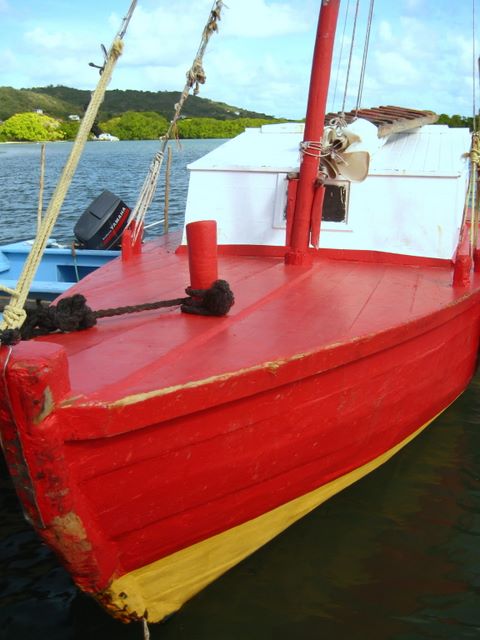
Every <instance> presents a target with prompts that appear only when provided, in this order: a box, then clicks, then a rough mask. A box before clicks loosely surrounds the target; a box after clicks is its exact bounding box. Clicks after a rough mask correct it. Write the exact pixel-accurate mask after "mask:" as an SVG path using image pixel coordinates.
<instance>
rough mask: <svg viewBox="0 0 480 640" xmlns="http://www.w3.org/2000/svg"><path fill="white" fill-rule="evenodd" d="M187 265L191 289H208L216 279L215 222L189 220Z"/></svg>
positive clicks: (187, 229)
mask: <svg viewBox="0 0 480 640" xmlns="http://www.w3.org/2000/svg"><path fill="white" fill-rule="evenodd" d="M186 232H187V244H188V266H189V269H190V286H191V287H192V289H208V288H209V287H211V285H212V283H213V282H215V280H217V279H218V254H217V223H216V221H215V220H201V221H199V222H190V223H189V224H187V226H186Z"/></svg>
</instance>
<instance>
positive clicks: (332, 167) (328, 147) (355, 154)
mask: <svg viewBox="0 0 480 640" xmlns="http://www.w3.org/2000/svg"><path fill="white" fill-rule="evenodd" d="M360 141H361V138H360V136H358V135H357V134H356V133H353V132H352V131H349V130H348V129H340V128H338V127H335V126H329V127H325V130H324V133H323V138H322V153H321V157H320V166H321V169H322V170H323V171H324V173H325V174H326V176H327V177H328V178H331V179H334V178H337V177H338V176H339V175H340V176H342V177H344V178H346V179H347V180H351V181H353V182H362V180H365V178H366V177H367V175H368V168H369V165H370V154H369V153H368V151H354V150H353V151H347V149H350V147H351V146H354V145H355V144H357V143H359V142H360Z"/></svg>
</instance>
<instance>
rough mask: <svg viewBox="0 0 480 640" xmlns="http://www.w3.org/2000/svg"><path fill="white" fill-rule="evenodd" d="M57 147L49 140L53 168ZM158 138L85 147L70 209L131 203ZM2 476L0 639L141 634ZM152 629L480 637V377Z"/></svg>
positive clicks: (281, 639) (217, 637) (20, 167)
mask: <svg viewBox="0 0 480 640" xmlns="http://www.w3.org/2000/svg"><path fill="white" fill-rule="evenodd" d="M212 144H214V143H212V142H208V141H193V142H188V143H185V145H184V147H183V150H182V151H180V152H179V153H177V157H176V160H175V162H176V163H177V164H178V165H180V166H181V167H182V166H183V165H185V163H186V162H188V161H190V160H191V159H193V158H194V157H196V156H197V155H201V154H203V153H204V152H205V151H206V150H207V149H208V148H209V145H210V148H211V145H212ZM4 148H5V147H0V185H1V192H2V195H3V196H4V197H3V198H2V200H3V206H2V212H1V215H2V218H1V219H2V229H1V231H2V232H3V234H4V235H3V236H2V238H3V239H4V240H5V239H16V238H17V237H19V236H20V235H22V234H24V235H25V236H30V235H31V230H32V229H33V228H34V226H33V227H32V226H28V225H31V223H30V222H27V220H26V218H23V213H25V215H26V214H27V213H28V214H29V215H30V216H31V219H32V220H34V219H35V211H36V203H35V202H34V197H33V194H34V193H35V191H36V181H37V177H38V173H35V172H36V171H37V169H36V168H35V165H36V163H37V160H38V156H39V147H37V146H34V145H32V146H31V145H25V146H23V145H22V146H19V145H16V146H15V148H13V147H12V146H11V147H9V148H8V149H7V151H6V152H5V151H4ZM66 149H67V145H50V146H49V148H48V150H47V157H48V158H49V163H50V164H49V166H50V168H51V170H52V172H53V169H54V166H56V165H55V163H58V162H59V157H60V156H61V155H63V154H65V151H66ZM155 149H156V145H155V144H154V143H153V144H150V143H116V144H114V145H109V144H107V143H105V144H98V143H97V144H95V143H93V144H91V145H90V146H89V148H88V149H87V158H86V161H85V162H84V163H83V164H82V173H81V176H80V177H79V178H78V181H77V183H76V184H77V186H78V187H79V188H80V190H82V189H83V193H82V194H81V196H80V195H77V198H78V200H75V198H74V197H73V196H72V199H71V201H70V202H71V203H70V204H69V205H68V206H69V210H68V213H69V215H70V216H71V219H72V220H75V219H76V217H77V214H78V210H79V209H80V210H81V211H83V209H84V208H85V206H86V205H87V204H88V202H89V201H90V200H91V199H93V198H94V197H95V196H96V195H97V193H98V192H99V190H101V189H103V188H109V189H111V190H112V191H114V192H115V193H118V195H120V196H122V197H123V198H124V199H125V200H126V201H127V203H132V204H133V201H134V199H135V195H136V192H137V190H138V188H139V185H141V183H142V181H143V177H144V172H145V167H146V166H148V163H149V159H150V157H151V155H152V154H153V152H154V150H155ZM5 153H6V154H5ZM139 165H142V167H140V166H139ZM27 166H29V167H30V168H29V169H28V170H27V171H26V167H27ZM25 171H26V173H27V174H28V175H27V176H25ZM177 179H178V185H177V187H176V189H177V191H176V192H175V193H176V195H175V198H174V199H175V205H173V204H172V211H173V208H174V206H176V207H177V209H176V211H177V213H176V218H177V222H178V223H179V222H180V221H181V210H182V207H183V202H184V198H185V193H184V188H185V179H186V174H185V173H184V171H183V169H181V173H180V177H179V178H177ZM12 180H15V181H16V183H17V185H19V186H20V196H19V195H18V194H17V195H15V192H14V190H13V186H12V185H11V184H10V182H11V181H12ZM92 182H95V184H93V185H92V184H91V183H92ZM27 183H28V185H29V187H28V188H27ZM87 192H88V193H87ZM5 193H7V194H9V195H8V197H5ZM14 198H16V201H17V203H18V206H17V207H15V199H14ZM19 200H20V202H19ZM159 202H160V203H159V204H158V211H159V212H160V211H161V208H162V205H161V201H160V198H159ZM32 210H33V215H32ZM19 211H22V212H23V213H22V221H21V222H20V220H19V218H17V217H16V216H19V213H18V212H19ZM152 217H153V216H152ZM6 221H7V222H8V224H5V222H6ZM10 226H12V227H13V226H14V228H15V230H16V231H17V235H15V234H13V229H9V228H8V227H10ZM70 228H71V226H69V225H66V226H65V227H64V228H63V230H62V229H59V231H58V233H57V237H61V238H62V239H67V238H68V237H70ZM9 233H12V235H11V236H10V235H8V234H9ZM0 485H1V486H0V513H1V524H0V639H1V640H4V639H5V640H7V639H8V640H30V639H32V640H33V639H35V640H38V639H39V638H42V639H43V638H45V639H46V640H67V639H79V640H80V639H82V640H83V639H85V640H97V639H98V640H100V639H102V640H105V639H106V640H124V639H125V640H126V639H128V640H130V639H132V640H133V639H136V640H141V639H142V637H143V635H142V630H141V628H140V627H139V626H138V625H127V626H125V625H123V624H121V623H118V622H116V621H115V620H112V619H111V618H109V617H108V616H107V615H106V614H105V613H103V611H102V610H101V609H100V608H99V607H98V605H96V604H95V603H94V602H93V601H92V600H90V599H89V598H87V597H85V596H84V595H82V594H81V593H79V592H78V591H77V590H76V589H75V587H74V586H73V585H72V583H71V581H70V579H69V577H68V574H67V573H66V572H65V571H64V570H63V569H62V568H61V567H60V566H59V565H58V563H57V562H56V560H55V558H54V556H53V555H52V554H51V553H50V551H49V550H48V549H47V548H46V547H45V546H44V545H42V544H41V543H40V541H39V539H38V538H37V536H36V535H35V534H34V533H33V531H32V530H31V529H30V528H29V526H28V525H27V524H26V523H25V522H24V519H23V517H22V514H21V510H20V507H19V505H18V502H17V500H16V496H15V493H14V491H13V489H12V487H11V485H10V481H9V479H8V477H7V474H6V472H5V469H4V467H2V469H1V471H0ZM151 638H152V640H180V639H181V640H191V639H193V640H197V639H199V640H207V639H208V640H268V639H272V640H273V639H274V640H290V639H291V638H296V639H298V640H317V639H322V638H325V639H328V640H347V639H348V640H377V639H378V640H380V639H386V638H388V639H395V640H417V639H418V640H420V639H424V638H434V639H436V638H438V639H452V640H457V639H461V638H480V374H479V375H477V376H476V378H475V379H474V380H473V382H472V383H471V385H470V387H469V388H468V390H467V391H466V393H465V394H464V395H463V396H462V397H461V398H460V399H459V400H458V401H457V402H456V403H455V404H454V405H453V406H452V407H450V409H448V411H446V412H445V413H444V414H443V415H442V416H441V417H440V418H439V419H438V420H436V421H435V422H434V423H433V424H432V425H431V426H430V427H429V428H428V429H427V430H426V431H425V432H424V433H423V434H422V435H421V436H419V437H418V438H417V439H416V440H415V441H414V442H413V443H411V444H410V445H408V447H407V448H406V449H404V450H403V451H402V452H400V453H399V454H398V455H397V456H396V457H395V458H394V459H393V460H391V461H390V462H389V463H387V464H386V465H384V466H383V467H382V468H381V469H379V470H377V471H376V472H375V473H373V474H372V475H370V476H369V477H367V478H365V479H363V480H362V481H360V482H359V483H357V484H356V485H355V486H353V487H351V488H349V489H347V490H346V491H344V492H343V493H342V494H340V495H338V496H336V497H335V498H333V499H332V500H330V501H329V502H328V503H326V504H325V505H323V506H322V507H320V508H319V509H317V510H316V511H315V512H313V513H312V514H310V515H309V516H308V517H306V518H305V519H303V520H302V521H301V522H299V523H297V524H296V525H294V526H293V527H291V528H290V529H289V530H288V531H286V532H285V533H284V534H282V535H281V536H279V537H278V538H277V539H276V540H274V541H273V542H271V543H270V544H269V545H267V546H266V547H265V548H263V549H261V550H260V551H259V552H257V553H256V554H254V555H253V556H252V557H250V558H248V559H247V560H246V561H244V562H243V563H242V564H241V565H240V566H238V567H237V568H235V569H233V570H232V571H230V572H229V573H228V574H227V575H225V576H224V577H223V578H221V579H220V580H218V581H217V582H216V583H214V584H213V585H211V586H210V587H209V588H208V589H206V590H205V591H203V592H202V593H201V594H199V595H198V596H197V597H196V598H194V599H193V600H191V601H190V602H189V603H187V605H186V606H185V607H184V608H183V609H182V610H181V611H180V612H179V613H178V614H176V615H175V616H173V617H172V618H171V619H170V620H169V621H168V622H166V623H165V624H163V625H155V626H152V627H151Z"/></svg>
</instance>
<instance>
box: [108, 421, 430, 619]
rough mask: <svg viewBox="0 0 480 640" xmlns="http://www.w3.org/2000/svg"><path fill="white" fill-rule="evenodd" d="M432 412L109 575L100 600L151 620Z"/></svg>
mask: <svg viewBox="0 0 480 640" xmlns="http://www.w3.org/2000/svg"><path fill="white" fill-rule="evenodd" d="M438 415H440V414H438ZM436 417H437V416H435V418H436ZM435 418H432V420H429V421H428V422H427V423H426V424H424V425H423V426H422V427H420V429H418V430H417V431H415V432H414V433H412V434H411V435H410V436H409V437H408V438H406V439H405V440H403V441H402V442H400V443H399V444H398V445H396V446H395V447H393V448H392V449H390V450H389V451H387V452H386V453H383V454H382V455H380V456H378V457H377V458H375V459H374V460H371V461H370V462H368V463H367V464H365V465H363V466H361V467H359V468H358V469H355V470H354V471H351V472H350V473H347V474H346V475H344V476H342V477H340V478H336V479H335V480H332V481H331V482H329V483H328V484H325V485H323V486H322V487H320V488H318V489H315V490H314V491H311V492H310V493H307V494H305V495H303V496H301V497H300V498H296V499H295V500H292V501H290V502H287V503H286V504H284V505H282V506H280V507H277V508H276V509H273V510H272V511H269V512H268V513H265V514H263V515H261V516H258V517H257V518H254V519H253V520H249V521H248V522H244V523H243V524H240V525H238V526H236V527H233V528H232V529H229V530H228V531H224V532H222V533H219V534H218V535H215V536H213V537H211V538H208V539H207V540H203V541H202V542H198V543H197V544H194V545H192V546H190V547H187V548H186V549H182V550H181V551H177V552H176V553H173V554H172V555H170V556H167V557H165V558H162V559H161V560H158V561H156V562H153V563H151V564H149V565H146V566H145V567H142V568H140V569H136V570H135V571H132V572H130V573H128V574H125V575H124V576H122V577H121V578H118V579H116V580H114V581H113V582H112V584H111V585H110V587H109V588H108V589H106V590H105V591H103V592H102V593H101V594H98V597H99V599H100V601H101V602H102V604H103V605H104V606H105V605H107V607H108V610H109V611H110V613H112V614H113V615H117V616H118V617H121V618H124V619H125V618H126V617H127V618H128V617H131V618H139V617H142V616H144V615H145V617H147V618H148V620H149V621H151V622H158V621H160V620H162V619H163V618H164V617H165V616H167V615H169V614H171V613H173V612H174V611H177V610H178V609H179V608H180V607H181V606H182V605H183V604H184V603H185V602H186V601H187V600H189V599H190V598H191V597H192V596H194V595H195V594H196V593H198V592H199V591H201V590H202V589H203V588H204V587H206V586H207V585H208V584H209V583H210V582H213V581H214V580H215V579H216V578H218V577H219V576H220V575H222V574H223V573H225V571H227V570H228V569H230V568H231V567H233V566H234V565H236V564H238V563H239V562H240V561H241V560H243V559H244V558H246V557H247V556H248V555H250V554H251V553H253V552H254V551H256V550H257V549H258V548H260V547H261V546H262V545H264V544H265V543H267V542H268V541H269V540H271V539H272V538H274V537H275V536H276V535H278V534H279V533H281V532H282V531H283V530H284V529H286V528H287V527H289V526H290V525H291V524H293V523H294V522H295V521H296V520H299V519H300V518H302V517H303V516H304V515H306V514H307V513H309V512H310V511H312V510H313V509H315V507H317V506H318V505H320V504H321V503H322V502H325V500H327V499H328V498H330V497H331V496H333V495H335V494H336V493H338V492H339V491H341V490H342V489H345V488H346V487H348V486H349V485H351V484H353V483H354V482H356V481H357V480H359V479H360V478H362V477H363V476H365V475H367V474H368V473H370V472H371V471H374V470H375V469H376V468H377V467H379V466H380V465H382V464H383V463H384V462H386V461H387V460H389V458H391V457H392V456H393V455H394V454H395V453H397V451H399V450H400V449H401V448H402V447H404V446H405V445H406V444H408V443H409V442H410V441H411V440H413V438H415V437H416V436H417V435H418V434H419V433H420V432H421V431H423V430H424V429H425V428H426V427H427V426H428V425H429V424H430V423H431V422H432V421H433V420H435ZM107 603H108V604H107Z"/></svg>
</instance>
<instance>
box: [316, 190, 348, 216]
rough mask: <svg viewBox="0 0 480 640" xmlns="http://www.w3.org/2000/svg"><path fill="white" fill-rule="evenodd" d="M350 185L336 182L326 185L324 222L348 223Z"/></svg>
mask: <svg viewBox="0 0 480 640" xmlns="http://www.w3.org/2000/svg"><path fill="white" fill-rule="evenodd" d="M349 186H350V185H349V183H348V182H338V181H337V182H335V183H326V184H325V196H324V199H323V209H322V221H323V222H347V213H348V197H349Z"/></svg>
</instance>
